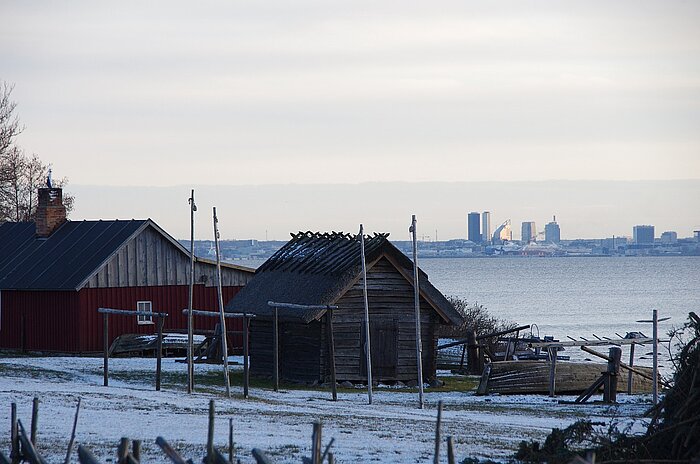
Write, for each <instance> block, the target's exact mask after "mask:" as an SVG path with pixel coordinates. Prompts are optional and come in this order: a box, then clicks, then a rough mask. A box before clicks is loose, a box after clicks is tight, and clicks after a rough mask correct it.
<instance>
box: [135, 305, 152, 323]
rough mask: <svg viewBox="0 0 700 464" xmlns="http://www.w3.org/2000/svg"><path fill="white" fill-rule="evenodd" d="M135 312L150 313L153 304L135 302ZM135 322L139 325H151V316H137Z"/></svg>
mask: <svg viewBox="0 0 700 464" xmlns="http://www.w3.org/2000/svg"><path fill="white" fill-rule="evenodd" d="M136 311H148V312H151V313H152V312H153V303H151V302H150V301H137V302H136ZM136 321H137V322H138V324H139V325H144V324H153V316H142V315H140V314H139V315H137V316H136Z"/></svg>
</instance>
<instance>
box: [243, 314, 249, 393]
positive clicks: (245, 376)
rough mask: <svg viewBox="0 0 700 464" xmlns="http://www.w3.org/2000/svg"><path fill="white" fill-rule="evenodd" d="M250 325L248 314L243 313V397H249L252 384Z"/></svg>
mask: <svg viewBox="0 0 700 464" xmlns="http://www.w3.org/2000/svg"><path fill="white" fill-rule="evenodd" d="M248 330H250V326H249V325H248V315H247V314H245V313H243V398H248V389H249V384H250V373H249V369H248V356H249V354H248V343H249V339H248V337H249V332H248Z"/></svg>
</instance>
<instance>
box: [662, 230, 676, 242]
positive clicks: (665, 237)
mask: <svg viewBox="0 0 700 464" xmlns="http://www.w3.org/2000/svg"><path fill="white" fill-rule="evenodd" d="M661 243H663V244H665V245H671V244H674V243H678V233H677V232H674V231H672V230H669V231H666V232H664V233H663V234H661Z"/></svg>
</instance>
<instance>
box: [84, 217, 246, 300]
mask: <svg viewBox="0 0 700 464" xmlns="http://www.w3.org/2000/svg"><path fill="white" fill-rule="evenodd" d="M221 277H222V285H223V286H225V287H231V286H238V287H242V286H244V285H245V284H247V283H248V281H249V280H250V279H251V278H252V277H253V273H252V272H246V271H241V270H237V269H232V268H228V267H222V268H221ZM189 279H190V260H189V257H188V256H187V255H186V254H185V253H183V252H182V250H180V249H179V248H177V247H176V246H175V245H174V244H173V243H172V242H170V241H169V240H168V239H167V238H166V237H164V236H163V235H162V234H160V233H159V232H157V231H156V230H155V229H154V228H152V227H147V228H145V229H144V230H143V232H141V233H140V234H139V235H137V236H136V237H134V238H133V239H132V240H130V241H129V242H128V243H127V244H126V245H125V246H123V247H122V248H121V249H119V250H118V252H117V253H116V254H115V255H114V256H112V258H111V259H110V260H109V261H108V262H107V263H106V264H105V265H104V266H102V267H101V268H100V269H99V270H98V271H97V272H96V273H95V274H94V275H93V276H92V277H91V278H90V279H89V280H88V282H87V284H86V285H85V286H84V288H114V287H153V286H163V285H188V284H189ZM195 280H196V281H197V282H198V283H203V284H204V285H205V286H208V287H211V286H215V285H216V266H215V265H212V264H209V263H203V262H198V263H195Z"/></svg>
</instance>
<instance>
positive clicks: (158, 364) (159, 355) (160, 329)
mask: <svg viewBox="0 0 700 464" xmlns="http://www.w3.org/2000/svg"><path fill="white" fill-rule="evenodd" d="M163 319H164V318H163V317H159V318H158V322H156V324H157V325H158V347H157V348H156V349H157V350H158V352H157V353H156V391H160V377H161V375H160V373H161V368H162V366H163Z"/></svg>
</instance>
